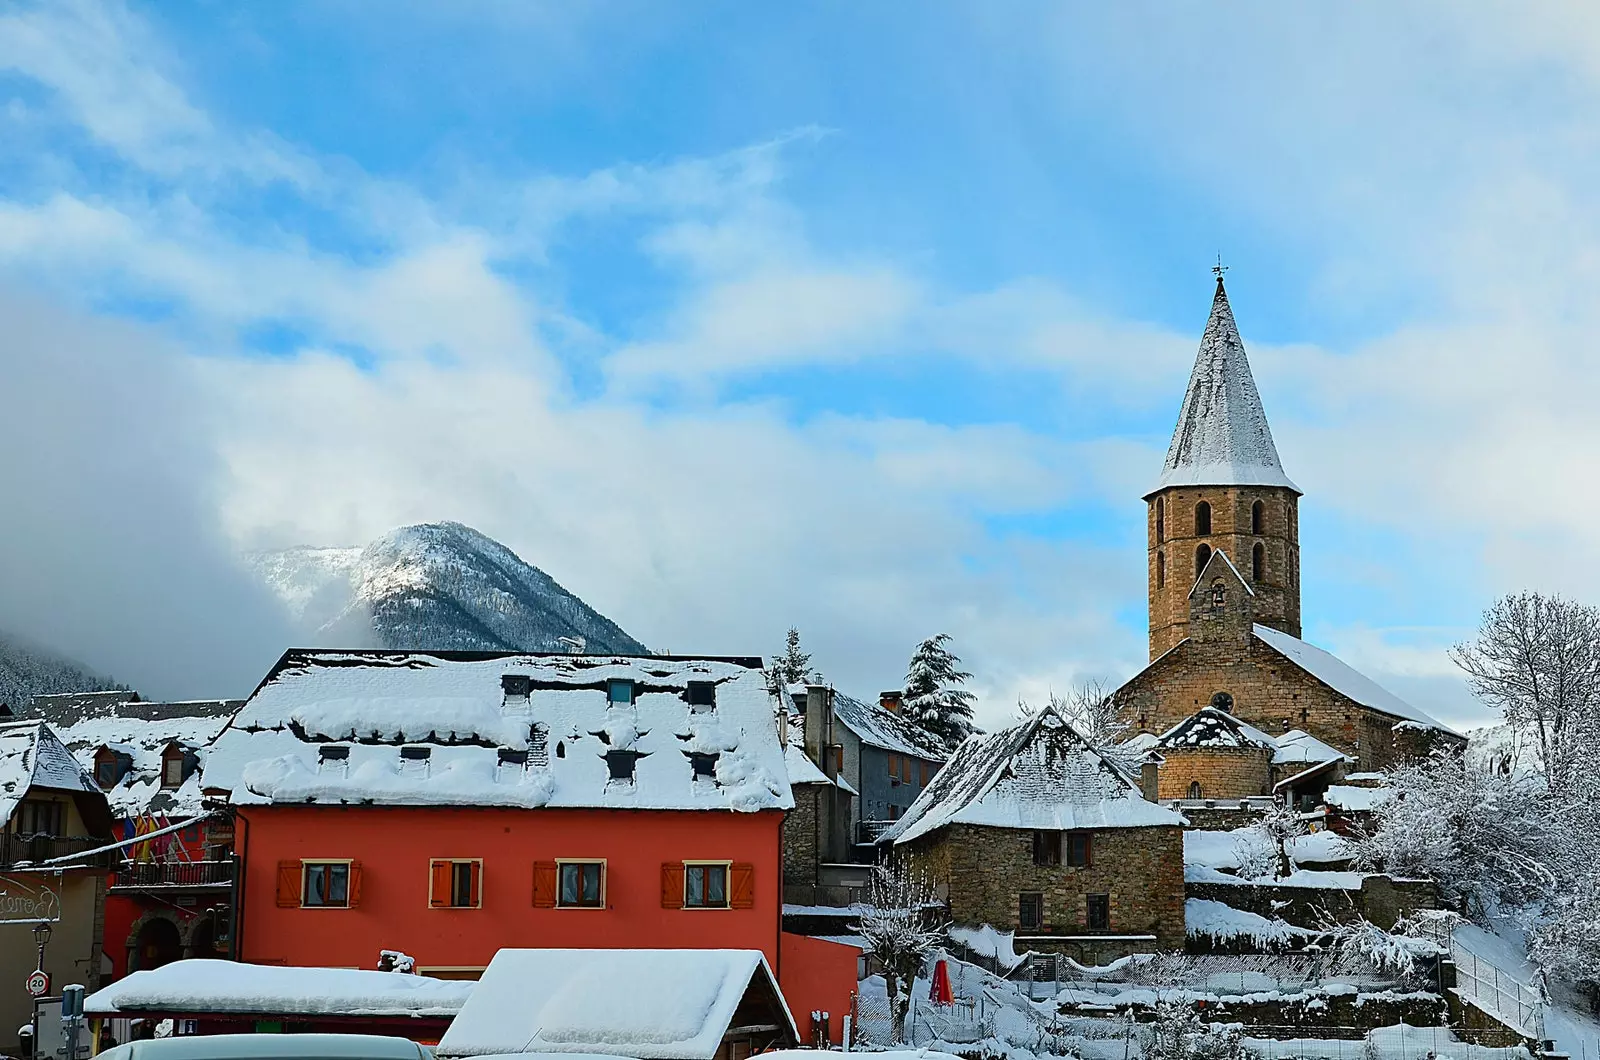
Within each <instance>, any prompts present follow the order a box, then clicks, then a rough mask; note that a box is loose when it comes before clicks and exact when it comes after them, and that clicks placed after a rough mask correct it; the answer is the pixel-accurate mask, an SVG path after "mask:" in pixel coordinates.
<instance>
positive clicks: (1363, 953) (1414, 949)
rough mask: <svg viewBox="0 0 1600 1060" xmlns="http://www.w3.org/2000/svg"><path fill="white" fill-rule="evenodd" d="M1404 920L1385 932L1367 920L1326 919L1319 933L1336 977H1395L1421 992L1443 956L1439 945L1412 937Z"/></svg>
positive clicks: (1429, 940) (1404, 984)
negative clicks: (1341, 921)
mask: <svg viewBox="0 0 1600 1060" xmlns="http://www.w3.org/2000/svg"><path fill="white" fill-rule="evenodd" d="M1409 926H1410V925H1409V924H1407V923H1406V922H1404V921H1402V922H1401V923H1399V924H1396V925H1395V930H1394V931H1385V930H1384V929H1383V928H1381V927H1379V926H1378V925H1376V924H1374V923H1372V922H1371V921H1370V920H1367V919H1366V918H1364V917H1362V918H1357V919H1356V920H1354V921H1352V922H1348V923H1338V922H1335V921H1333V920H1332V919H1330V918H1327V917H1326V916H1325V917H1324V920H1323V923H1322V924H1321V925H1320V928H1319V930H1321V931H1323V932H1324V936H1323V945H1324V946H1325V947H1326V951H1327V953H1328V958H1329V960H1328V969H1327V970H1328V971H1329V972H1331V973H1333V974H1334V975H1378V976H1385V977H1392V978H1393V979H1395V980H1397V981H1398V982H1399V983H1401V984H1402V985H1403V986H1405V987H1406V988H1408V989H1421V988H1422V987H1423V986H1424V985H1426V981H1427V978H1428V974H1429V973H1430V972H1431V971H1432V970H1433V968H1434V966H1435V962H1436V961H1437V960H1438V959H1439V958H1440V957H1442V956H1444V953H1445V951H1444V949H1443V948H1442V947H1441V946H1440V945H1439V943H1438V942H1436V941H1434V940H1433V939H1430V938H1423V937H1421V936H1419V935H1415V934H1411V933H1409V931H1408V930H1407V929H1408V927H1409Z"/></svg>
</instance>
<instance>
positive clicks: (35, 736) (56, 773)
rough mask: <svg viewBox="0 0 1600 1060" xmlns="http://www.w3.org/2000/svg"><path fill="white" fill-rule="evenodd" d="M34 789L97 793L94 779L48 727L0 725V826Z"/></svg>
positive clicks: (41, 724)
mask: <svg viewBox="0 0 1600 1060" xmlns="http://www.w3.org/2000/svg"><path fill="white" fill-rule="evenodd" d="M34 788H45V789H49V790H51V791H87V792H93V793H95V794H96V795H98V794H99V793H100V789H99V788H97V787H95V783H94V777H92V776H90V775H89V773H88V772H87V771H86V770H85V769H84V768H83V767H82V766H80V765H79V764H78V760H77V759H75V758H73V757H72V752H71V751H68V750H67V745H66V744H64V743H62V742H61V740H60V738H59V737H57V736H56V734H55V731H54V730H52V729H51V728H50V726H49V725H47V724H45V723H44V722H42V721H13V722H6V723H3V724H0V826H3V825H5V824H6V822H8V821H10V820H11V815H12V813H14V812H15V811H16V808H17V804H18V803H20V802H21V801H22V800H23V798H24V797H25V796H26V795H27V794H28V792H29V791H30V790H31V789H34Z"/></svg>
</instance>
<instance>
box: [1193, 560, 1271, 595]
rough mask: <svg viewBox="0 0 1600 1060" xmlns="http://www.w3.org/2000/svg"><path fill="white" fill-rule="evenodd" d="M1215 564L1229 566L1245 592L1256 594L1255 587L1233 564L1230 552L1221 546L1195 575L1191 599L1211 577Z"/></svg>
mask: <svg viewBox="0 0 1600 1060" xmlns="http://www.w3.org/2000/svg"><path fill="white" fill-rule="evenodd" d="M1213 564H1221V565H1222V566H1224V567H1227V568H1228V570H1229V571H1230V572H1232V574H1233V576H1234V578H1235V579H1237V581H1238V582H1239V584H1240V585H1242V586H1244V591H1245V592H1247V593H1249V594H1250V595H1251V596H1254V595H1255V594H1256V591H1255V589H1254V588H1253V587H1252V586H1251V585H1250V583H1249V582H1248V581H1246V580H1245V577H1244V575H1243V574H1240V573H1239V568H1238V567H1235V566H1234V565H1233V560H1231V559H1229V558H1228V553H1227V552H1226V551H1224V550H1223V549H1220V548H1219V549H1217V550H1216V551H1214V552H1212V553H1211V556H1210V558H1209V559H1207V560H1206V565H1205V566H1204V567H1203V568H1201V570H1200V573H1199V574H1198V575H1197V576H1196V577H1195V580H1194V585H1192V586H1190V588H1189V596H1190V598H1191V599H1192V598H1193V597H1194V595H1195V594H1196V593H1198V592H1199V591H1200V587H1201V586H1202V585H1204V584H1205V583H1206V579H1207V578H1209V577H1211V567H1212V565H1213Z"/></svg>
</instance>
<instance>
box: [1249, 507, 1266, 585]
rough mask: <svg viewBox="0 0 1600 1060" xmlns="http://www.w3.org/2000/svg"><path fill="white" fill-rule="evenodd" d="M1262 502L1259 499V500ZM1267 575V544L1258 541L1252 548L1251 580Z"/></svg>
mask: <svg viewBox="0 0 1600 1060" xmlns="http://www.w3.org/2000/svg"><path fill="white" fill-rule="evenodd" d="M1257 503H1258V504H1259V503H1260V502H1259V501H1258V502H1257ZM1266 575H1267V546H1266V545H1263V544H1262V543H1261V542H1259V541H1257V542H1256V547H1255V548H1253V549H1251V550H1250V580H1251V581H1253V582H1259V581H1261V580H1262V579H1263V578H1265V577H1266Z"/></svg>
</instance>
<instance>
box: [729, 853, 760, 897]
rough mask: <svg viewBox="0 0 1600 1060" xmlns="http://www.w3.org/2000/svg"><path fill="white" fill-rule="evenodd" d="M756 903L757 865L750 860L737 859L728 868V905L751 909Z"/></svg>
mask: <svg viewBox="0 0 1600 1060" xmlns="http://www.w3.org/2000/svg"><path fill="white" fill-rule="evenodd" d="M755 904H756V867H755V866H754V865H752V864H750V863H749V862H748V861H735V862H734V863H733V867H732V868H730V869H729V870H728V907H729V908H730V909H751V908H754V906H755Z"/></svg>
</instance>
